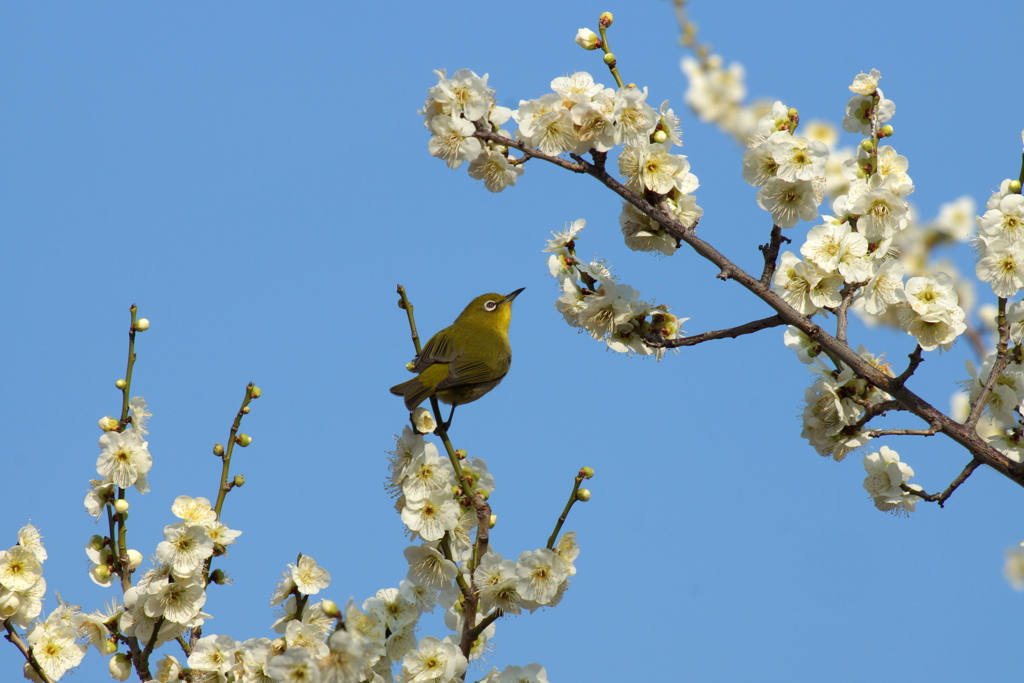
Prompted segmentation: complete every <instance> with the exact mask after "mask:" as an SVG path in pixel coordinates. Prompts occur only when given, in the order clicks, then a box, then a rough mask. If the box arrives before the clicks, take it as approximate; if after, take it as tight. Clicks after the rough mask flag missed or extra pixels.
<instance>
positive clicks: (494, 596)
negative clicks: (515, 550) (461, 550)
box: [473, 552, 519, 614]
mask: <svg viewBox="0 0 1024 683" xmlns="http://www.w3.org/2000/svg"><path fill="white" fill-rule="evenodd" d="M473 580H474V582H475V583H476V587H477V590H478V591H479V592H480V611H481V612H482V613H483V614H487V613H488V612H490V611H491V610H492V609H500V610H501V611H502V612H504V613H505V614H519V605H517V604H516V602H517V600H518V599H519V594H518V593H517V592H516V584H517V582H518V580H519V579H518V576H517V575H516V563H515V562H513V561H512V560H505V559H502V557H501V555H499V554H498V553H495V552H488V553H486V554H485V555H484V556H483V557H482V558H481V559H480V564H479V565H477V568H476V571H475V572H474V573H473Z"/></svg>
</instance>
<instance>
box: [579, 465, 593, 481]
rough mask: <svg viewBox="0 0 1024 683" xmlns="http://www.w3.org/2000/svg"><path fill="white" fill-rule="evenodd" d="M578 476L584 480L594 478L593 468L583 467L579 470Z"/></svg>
mask: <svg viewBox="0 0 1024 683" xmlns="http://www.w3.org/2000/svg"><path fill="white" fill-rule="evenodd" d="M580 476H581V477H583V478H584V479H590V478H591V477H593V476H594V468H593V467H583V468H581V469H580Z"/></svg>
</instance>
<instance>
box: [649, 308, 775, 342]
mask: <svg viewBox="0 0 1024 683" xmlns="http://www.w3.org/2000/svg"><path fill="white" fill-rule="evenodd" d="M785 324H786V323H785V322H784V321H783V320H782V318H780V317H779V316H777V315H773V316H770V317H768V318H761V319H760V320H751V321H750V322H749V323H743V324H742V325H737V326H736V327H730V328H728V329H724V330H714V331H712V332H704V333H703V334H695V335H693V336H692V337H679V338H677V339H665V338H663V337H659V336H657V335H653V334H648V335H644V343H645V344H646V345H647V346H650V347H652V348H656V349H674V348H676V347H679V346H695V345H696V344H701V343H703V342H706V341H712V340H714V339H735V338H736V337H741V336H743V335H745V334H752V333H754V332H759V331H760V330H766V329H768V328H770V327H778V326H779V325H785Z"/></svg>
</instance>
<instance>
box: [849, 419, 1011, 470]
mask: <svg viewBox="0 0 1024 683" xmlns="http://www.w3.org/2000/svg"><path fill="white" fill-rule="evenodd" d="M939 431H940V429H939V428H938V427H932V428H931V429H870V430H868V431H866V432H864V433H865V434H867V435H868V436H870V437H871V438H872V439H877V438H878V437H880V436H935V435H936V434H937V433H938V432H939ZM1018 483H1019V482H1018Z"/></svg>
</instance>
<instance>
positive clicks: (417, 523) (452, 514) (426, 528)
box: [402, 490, 459, 541]
mask: <svg viewBox="0 0 1024 683" xmlns="http://www.w3.org/2000/svg"><path fill="white" fill-rule="evenodd" d="M402 521H403V522H405V525H406V526H407V527H409V530H410V531H414V532H416V533H417V534H419V536H420V538H422V539H423V540H424V541H439V540H441V538H442V537H443V536H444V534H445V532H446V531H449V530H451V529H454V528H455V525H456V524H457V523H458V521H459V504H458V503H456V502H455V501H454V500H453V499H452V494H451V491H450V490H442V491H435V492H433V493H431V494H430V495H427V496H424V497H422V498H420V499H418V500H409V499H406V501H405V508H404V509H403V510H402Z"/></svg>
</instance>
